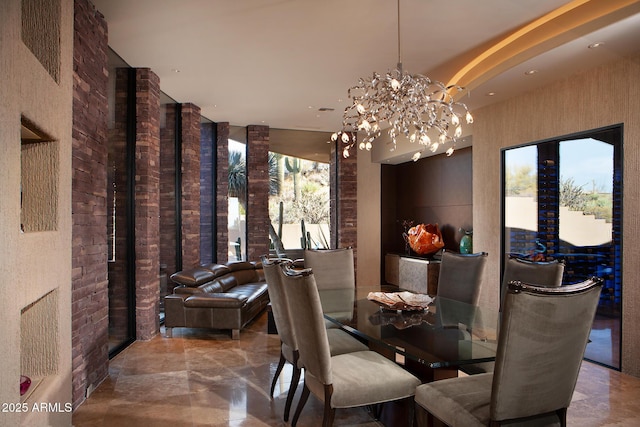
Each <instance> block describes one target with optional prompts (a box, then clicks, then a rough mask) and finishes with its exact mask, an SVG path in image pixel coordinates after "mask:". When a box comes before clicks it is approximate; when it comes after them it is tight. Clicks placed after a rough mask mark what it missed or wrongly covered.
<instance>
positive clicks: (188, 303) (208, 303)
mask: <svg viewBox="0 0 640 427" xmlns="http://www.w3.org/2000/svg"><path fill="white" fill-rule="evenodd" d="M248 299H249V298H247V297H246V296H245V295H239V294H235V293H233V292H225V293H213V294H208V293H202V294H197V295H191V296H189V297H188V298H186V299H185V300H184V306H185V307H190V308H241V307H242V306H243V305H245V304H246V303H247V301H248Z"/></svg>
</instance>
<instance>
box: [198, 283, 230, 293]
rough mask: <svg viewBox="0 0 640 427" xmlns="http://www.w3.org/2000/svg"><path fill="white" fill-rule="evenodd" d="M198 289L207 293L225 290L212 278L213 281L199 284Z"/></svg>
mask: <svg viewBox="0 0 640 427" xmlns="http://www.w3.org/2000/svg"><path fill="white" fill-rule="evenodd" d="M198 289H199V290H200V291H202V292H205V293H208V294H215V293H217V292H224V291H225V290H224V289H223V288H222V285H221V284H220V281H218V280H214V281H213V282H209V283H206V284H204V285H200V286H199V287H198Z"/></svg>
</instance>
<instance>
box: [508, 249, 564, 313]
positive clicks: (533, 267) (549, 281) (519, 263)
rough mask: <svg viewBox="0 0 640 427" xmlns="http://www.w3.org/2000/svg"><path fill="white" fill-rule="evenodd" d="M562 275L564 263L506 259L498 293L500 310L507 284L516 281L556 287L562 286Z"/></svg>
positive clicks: (514, 258)
mask: <svg viewBox="0 0 640 427" xmlns="http://www.w3.org/2000/svg"><path fill="white" fill-rule="evenodd" d="M563 274H564V261H558V260H553V261H530V260H526V259H522V258H516V257H509V258H507V260H506V261H505V265H504V273H503V276H502V289H501V292H500V295H501V300H500V307H501V309H502V305H503V303H504V297H505V295H506V292H507V285H508V284H509V282H513V281H516V280H518V281H521V282H524V283H530V284H533V285H538V286H546V287H558V286H561V285H562V276H563Z"/></svg>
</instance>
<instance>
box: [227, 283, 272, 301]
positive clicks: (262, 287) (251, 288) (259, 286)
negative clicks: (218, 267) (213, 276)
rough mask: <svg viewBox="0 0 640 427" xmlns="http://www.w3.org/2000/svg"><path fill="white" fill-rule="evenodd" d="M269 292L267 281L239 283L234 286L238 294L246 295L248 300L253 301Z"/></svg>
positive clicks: (235, 292)
mask: <svg viewBox="0 0 640 427" xmlns="http://www.w3.org/2000/svg"><path fill="white" fill-rule="evenodd" d="M266 292H267V284H266V283H247V284H244V285H238V286H236V287H235V288H233V293H234V294H236V295H244V296H246V297H247V302H249V303H251V302H252V301H253V300H255V299H257V298H260V297H261V296H262V295H264V294H265V293H266Z"/></svg>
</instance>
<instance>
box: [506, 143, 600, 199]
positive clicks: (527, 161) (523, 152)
mask: <svg viewBox="0 0 640 427" xmlns="http://www.w3.org/2000/svg"><path fill="white" fill-rule="evenodd" d="M505 159H506V162H507V164H508V165H510V166H511V165H513V166H522V165H530V166H531V167H532V168H533V169H534V170H535V164H536V161H537V151H536V147H535V146H533V145H530V146H526V147H521V148H517V149H512V150H507V151H506V152H505ZM560 176H561V177H562V179H568V178H570V177H573V179H574V182H575V183H576V185H578V186H584V187H583V188H584V190H585V191H590V190H591V189H592V187H593V186H594V185H595V186H596V189H597V190H600V191H604V192H608V193H610V192H611V191H612V188H613V146H612V145H610V144H607V143H604V142H601V141H598V140H595V139H591V138H587V139H575V140H567V141H562V142H561V143H560Z"/></svg>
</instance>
